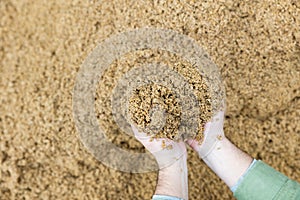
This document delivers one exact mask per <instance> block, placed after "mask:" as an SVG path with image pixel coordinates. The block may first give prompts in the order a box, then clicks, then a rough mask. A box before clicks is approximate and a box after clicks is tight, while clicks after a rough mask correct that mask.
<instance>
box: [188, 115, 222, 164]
mask: <svg viewBox="0 0 300 200" xmlns="http://www.w3.org/2000/svg"><path fill="white" fill-rule="evenodd" d="M223 124H224V111H219V112H218V113H217V114H216V115H214V116H213V117H212V120H211V121H209V122H207V123H206V124H205V128H204V140H203V142H202V143H201V144H199V142H198V141H196V140H195V139H190V140H188V141H187V143H188V144H189V145H190V146H191V147H192V148H193V149H194V150H195V151H197V153H198V155H199V156H200V157H201V158H202V159H204V158H205V157H207V156H208V155H209V154H210V153H211V151H212V150H213V149H214V148H216V146H217V143H218V142H220V141H221V140H223V139H224V138H225V135H224V131H223Z"/></svg>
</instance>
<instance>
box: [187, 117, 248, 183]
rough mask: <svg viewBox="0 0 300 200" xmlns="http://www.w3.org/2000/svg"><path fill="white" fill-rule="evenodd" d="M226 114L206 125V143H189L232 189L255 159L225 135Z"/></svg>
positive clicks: (192, 141)
mask: <svg viewBox="0 0 300 200" xmlns="http://www.w3.org/2000/svg"><path fill="white" fill-rule="evenodd" d="M223 124H224V112H223V111H221V112H218V113H217V114H216V115H215V116H214V117H213V118H212V120H211V121H210V122H208V123H207V124H206V125H205V130H204V141H203V143H202V144H199V143H198V142H197V141H195V140H188V141H187V143H188V144H189V145H190V146H191V147H192V148H193V149H194V150H195V151H196V152H197V153H198V155H199V157H200V158H202V159H203V161H204V162H205V163H206V164H207V165H208V166H209V167H210V168H211V169H212V170H213V171H214V172H215V173H216V174H217V175H218V176H219V177H220V178H221V179H222V180H223V181H224V182H225V183H226V185H228V186H229V187H232V186H234V185H235V183H236V182H237V181H238V179H239V178H240V177H241V176H242V175H243V174H244V172H245V171H246V170H247V169H248V167H249V166H250V164H251V162H252V161H253V158H251V157H250V156H249V155H247V154H246V153H244V152H243V151H241V150H240V149H238V148H237V147H236V146H235V145H234V144H232V143H231V142H230V141H229V140H228V139H227V138H226V137H225V135H224V131H223Z"/></svg>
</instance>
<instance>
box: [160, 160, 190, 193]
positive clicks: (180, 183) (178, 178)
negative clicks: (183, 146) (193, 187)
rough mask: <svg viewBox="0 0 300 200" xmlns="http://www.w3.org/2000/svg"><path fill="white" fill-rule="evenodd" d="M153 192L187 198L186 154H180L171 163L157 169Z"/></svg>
mask: <svg viewBox="0 0 300 200" xmlns="http://www.w3.org/2000/svg"><path fill="white" fill-rule="evenodd" d="M155 194H156V195H168V196H173V197H178V198H181V199H188V173H187V156H186V155H182V156H181V157H180V158H179V159H178V160H177V161H176V162H174V163H173V164H172V165H170V166H168V167H165V168H163V169H160V170H159V173H158V181H157V187H156V190H155Z"/></svg>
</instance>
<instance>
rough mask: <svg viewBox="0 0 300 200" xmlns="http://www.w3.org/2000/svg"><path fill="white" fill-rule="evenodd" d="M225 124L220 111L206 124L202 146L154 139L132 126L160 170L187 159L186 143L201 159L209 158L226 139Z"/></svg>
mask: <svg viewBox="0 0 300 200" xmlns="http://www.w3.org/2000/svg"><path fill="white" fill-rule="evenodd" d="M223 123H224V112H223V111H220V112H218V113H217V114H216V115H214V117H212V119H211V121H209V122H207V123H206V124H205V128H204V140H203V142H202V143H201V144H199V142H198V141H197V140H195V139H189V140H187V141H186V142H184V141H179V142H176V141H173V140H170V139H167V138H158V139H157V138H155V139H152V138H151V136H148V135H147V134H146V133H143V132H139V131H138V130H137V128H136V127H135V126H134V125H131V127H132V130H133V133H134V136H135V138H136V139H137V140H138V141H140V142H141V143H142V144H143V145H144V147H145V148H146V149H147V150H148V151H149V152H150V153H151V154H152V155H153V156H154V158H155V159H156V161H157V164H158V167H159V169H163V168H165V167H169V166H171V165H172V164H174V163H176V162H177V161H179V160H180V159H184V160H186V159H187V150H186V143H187V144H188V145H189V146H190V147H191V148H192V149H193V150H195V151H196V152H197V153H198V155H199V157H200V158H202V159H204V158H205V157H206V156H208V155H209V154H210V152H211V151H212V150H214V148H216V146H217V143H218V142H219V141H221V140H222V139H224V137H225V136H224V131H223ZM162 143H164V145H162ZM163 146H165V147H167V148H165V147H163ZM168 147H169V148H168Z"/></svg>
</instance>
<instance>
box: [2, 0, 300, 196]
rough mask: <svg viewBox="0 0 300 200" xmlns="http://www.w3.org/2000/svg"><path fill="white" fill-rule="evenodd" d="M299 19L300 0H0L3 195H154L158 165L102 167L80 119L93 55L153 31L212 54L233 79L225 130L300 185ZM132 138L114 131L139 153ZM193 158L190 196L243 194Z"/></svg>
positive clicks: (228, 80)
mask: <svg viewBox="0 0 300 200" xmlns="http://www.w3.org/2000/svg"><path fill="white" fill-rule="evenodd" d="M299 19H300V4H299V1H297V0H289V1H284V0H281V1H275V0H270V1H242V0H237V1H230V0H229V1H215V0H209V1H192V0H184V1H168V0H165V1H157V0H154V1H148V0H141V1H135V0H132V1H131V0H102V1H77V0H74V1H62V0H57V1H33V0H24V1H16V0H1V1H0V162H1V165H0V169H1V171H0V199H150V197H151V195H152V194H153V192H154V189H155V184H156V177H157V174H156V172H151V173H145V174H130V173H123V172H119V171H116V170H113V169H110V168H108V167H106V166H104V165H103V164H101V163H100V162H99V161H97V160H96V159H94V158H93V157H92V156H91V154H89V153H88V151H87V150H86V149H85V148H84V147H83V145H82V144H81V143H80V141H79V139H78V136H77V131H76V128H75V124H74V121H73V114H72V91H73V87H74V82H75V78H76V74H77V72H78V70H79V68H80V65H81V64H82V62H83V60H84V59H85V58H86V56H87V55H88V54H89V53H90V52H91V51H92V50H93V48H95V47H96V45H97V44H98V43H99V42H101V41H103V40H104V39H106V38H108V37H110V36H111V35H113V34H116V33H120V32H124V31H126V30H131V29H135V28H139V27H146V26H147V27H158V28H167V29H173V30H175V31H178V32H180V33H183V34H186V35H188V36H190V37H192V38H194V39H195V40H196V41H197V42H198V43H199V45H201V46H202V47H203V48H204V49H206V51H207V52H208V53H209V54H210V56H211V58H212V60H213V61H214V62H215V63H216V64H217V65H218V66H219V68H220V71H221V74H222V77H223V79H224V82H225V86H226V95H227V112H226V121H225V132H226V135H227V137H228V138H229V139H230V140H232V141H233V142H234V143H235V144H236V145H237V146H238V147H240V148H241V149H243V150H244V151H246V152H248V153H249V154H250V155H252V156H253V157H255V158H257V159H262V160H264V161H265V162H266V163H268V164H270V165H271V166H273V167H274V168H275V169H277V170H279V171H281V172H283V173H285V174H286V175H287V176H289V177H291V178H293V179H295V180H298V181H300V168H299V160H300V154H299V152H300V145H299V143H300V123H299V120H300V79H299V77H300V65H299V63H300V31H299V27H300V20H299ZM133 64H134V63H133ZM99 84H101V82H99ZM104 86H105V84H104ZM107 87H108V88H109V86H107ZM104 89H105V87H104ZM100 100H101V99H98V100H96V105H101V101H100ZM97 101H98V102H97ZM99 101H100V102H99ZM102 103H104V104H105V102H102ZM97 109H98V111H97V112H98V114H99V119H100V120H101V119H102V123H103V124H107V125H106V126H107V129H109V130H111V131H112V132H114V133H117V131H118V129H117V127H115V126H111V125H113V124H110V123H105V120H106V118H105V117H104V116H102V115H103V113H102V112H100V111H101V106H100V107H99V106H97ZM101 114H102V115H101ZM101 117H103V118H101ZM103 120H104V121H103ZM107 120H109V119H107ZM116 135H117V136H116ZM128 137H129V136H128V135H126V136H125V135H124V136H122V135H121V134H115V136H114V135H112V134H111V135H110V137H109V138H110V139H111V141H112V142H114V143H115V144H117V145H119V146H120V147H123V148H126V149H129V150H130V151H135V150H140V148H141V146H140V144H139V143H137V142H136V141H132V140H131V139H128ZM188 156H189V159H188V164H189V166H188V167H189V197H190V199H233V197H232V194H231V192H230V190H229V189H228V188H227V187H226V186H225V184H224V183H222V182H221V181H220V179H218V178H217V177H216V175H214V174H213V173H212V172H211V171H210V170H209V168H208V167H206V166H205V164H204V163H203V162H202V161H200V160H199V159H198V158H197V155H196V154H195V153H193V152H192V151H190V150H189V152H188Z"/></svg>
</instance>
